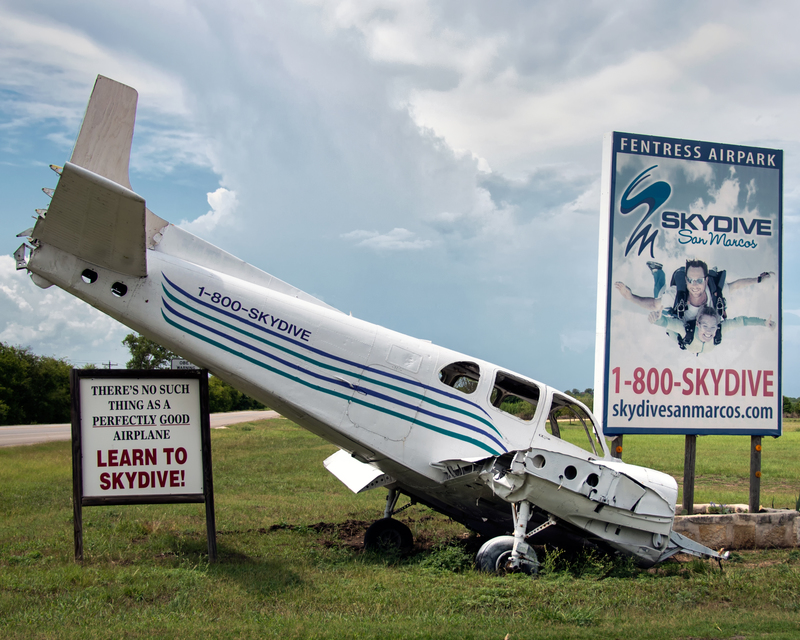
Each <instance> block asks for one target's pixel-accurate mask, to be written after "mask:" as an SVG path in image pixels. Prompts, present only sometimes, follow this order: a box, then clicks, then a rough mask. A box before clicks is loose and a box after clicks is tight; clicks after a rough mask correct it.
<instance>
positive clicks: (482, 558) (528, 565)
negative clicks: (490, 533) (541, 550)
mask: <svg viewBox="0 0 800 640" xmlns="http://www.w3.org/2000/svg"><path fill="white" fill-rule="evenodd" d="M522 544H523V545H524V551H523V550H520V551H521V553H520V558H519V561H518V564H517V565H516V566H513V565H512V553H513V551H514V536H497V537H496V538H492V539H491V540H489V541H487V542H485V543H484V545H483V546H482V547H481V548H480V550H479V551H478V555H477V556H475V566H476V567H477V568H478V569H479V570H480V571H486V572H487V573H511V572H512V571H521V572H522V573H526V574H528V575H529V576H532V575H536V573H538V571H539V558H538V556H537V555H536V551H534V549H533V547H531V546H530V545H528V544H526V543H522Z"/></svg>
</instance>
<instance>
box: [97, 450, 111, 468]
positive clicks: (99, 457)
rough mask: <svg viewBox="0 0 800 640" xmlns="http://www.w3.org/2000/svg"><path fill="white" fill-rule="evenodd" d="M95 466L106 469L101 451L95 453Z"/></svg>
mask: <svg viewBox="0 0 800 640" xmlns="http://www.w3.org/2000/svg"><path fill="white" fill-rule="evenodd" d="M97 466H98V467H107V466H108V465H107V464H106V463H105V462H103V452H102V451H98V452H97Z"/></svg>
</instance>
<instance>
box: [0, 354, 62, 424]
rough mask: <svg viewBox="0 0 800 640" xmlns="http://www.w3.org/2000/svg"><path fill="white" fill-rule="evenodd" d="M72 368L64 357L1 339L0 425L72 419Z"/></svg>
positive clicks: (45, 422) (58, 421)
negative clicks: (15, 345)
mask: <svg viewBox="0 0 800 640" xmlns="http://www.w3.org/2000/svg"><path fill="white" fill-rule="evenodd" d="M70 369H71V366H70V364H69V363H68V362H67V361H65V360H58V359H56V358H50V357H47V356H37V355H35V354H34V353H32V352H31V350H30V349H29V348H27V347H25V348H23V347H12V346H11V345H7V344H5V343H3V342H0V424H48V423H61V422H69V419H70V396H69V372H70Z"/></svg>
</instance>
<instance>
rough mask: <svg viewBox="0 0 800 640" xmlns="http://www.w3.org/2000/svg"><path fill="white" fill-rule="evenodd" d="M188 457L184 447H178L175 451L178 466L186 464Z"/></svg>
mask: <svg viewBox="0 0 800 640" xmlns="http://www.w3.org/2000/svg"><path fill="white" fill-rule="evenodd" d="M187 457H188V455H187V454H186V449H184V448H183V447H178V448H177V449H176V450H175V462H177V463H178V464H186V458H187Z"/></svg>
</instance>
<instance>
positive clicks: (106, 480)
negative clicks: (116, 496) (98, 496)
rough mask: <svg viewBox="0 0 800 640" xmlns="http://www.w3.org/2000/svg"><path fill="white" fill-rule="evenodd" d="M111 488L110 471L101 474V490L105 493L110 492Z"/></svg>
mask: <svg viewBox="0 0 800 640" xmlns="http://www.w3.org/2000/svg"><path fill="white" fill-rule="evenodd" d="M97 453H100V452H99V451H98V452H97ZM110 487H111V474H110V473H108V471H106V472H104V473H101V474H100V488H101V489H102V490H103V491H108V490H109V488H110Z"/></svg>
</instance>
